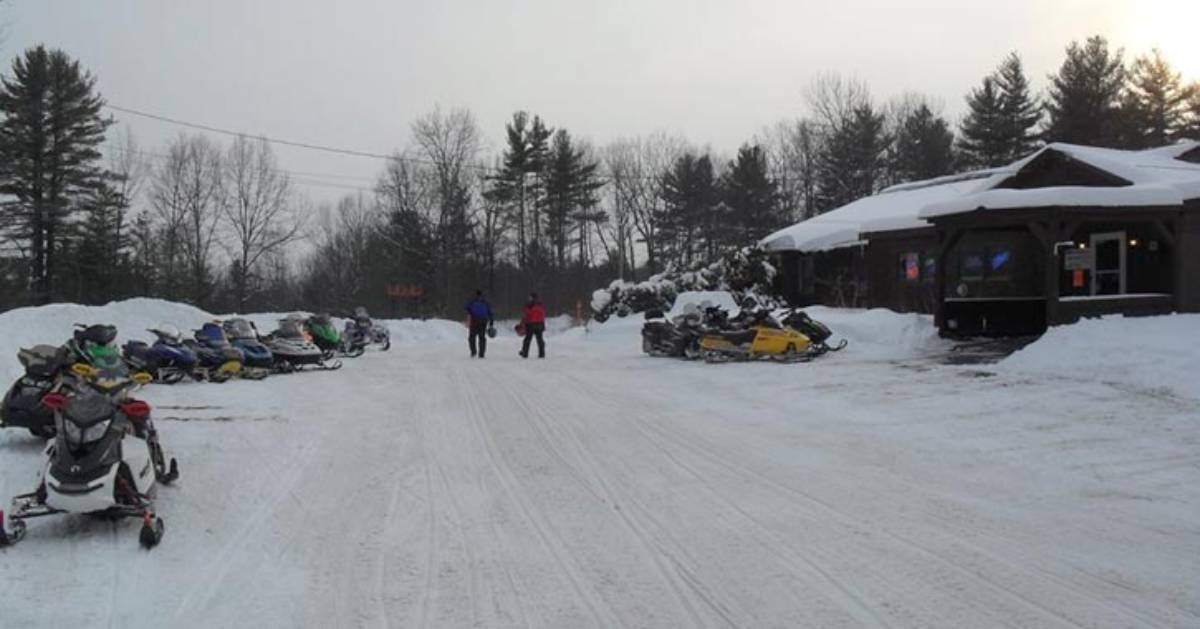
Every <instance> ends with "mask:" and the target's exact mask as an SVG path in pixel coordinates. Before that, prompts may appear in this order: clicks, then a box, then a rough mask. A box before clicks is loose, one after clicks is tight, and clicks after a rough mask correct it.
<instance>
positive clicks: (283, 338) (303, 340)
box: [263, 317, 342, 373]
mask: <svg viewBox="0 0 1200 629" xmlns="http://www.w3.org/2000/svg"><path fill="white" fill-rule="evenodd" d="M263 341H264V342H265V343H266V345H267V348H268V349H270V350H271V355H272V356H273V357H274V359H275V371H277V372H280V373H290V372H293V371H300V370H303V369H305V368H308V367H314V368H317V369H325V370H333V369H340V368H341V366H342V361H340V360H327V359H326V357H325V352H323V351H321V348H319V347H317V346H316V345H314V344H313V342H312V338H311V337H309V335H308V334H307V333H306V332H305V331H304V322H303V321H302V320H301V319H298V318H293V317H289V318H287V319H280V320H279V329H278V330H275V331H274V332H272V333H271V334H268V335H267V336H266V338H264V339H263Z"/></svg>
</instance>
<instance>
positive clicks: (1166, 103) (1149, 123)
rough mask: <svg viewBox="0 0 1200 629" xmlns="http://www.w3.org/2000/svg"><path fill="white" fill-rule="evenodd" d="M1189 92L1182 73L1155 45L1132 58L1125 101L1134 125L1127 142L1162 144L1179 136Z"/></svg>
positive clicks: (1144, 145) (1183, 123)
mask: <svg viewBox="0 0 1200 629" xmlns="http://www.w3.org/2000/svg"><path fill="white" fill-rule="evenodd" d="M1188 96H1189V93H1188V90H1187V88H1185V87H1184V85H1183V80H1182V77H1181V76H1180V74H1179V73H1178V72H1175V71H1174V70H1172V69H1171V65H1170V64H1169V63H1167V61H1166V59H1163V57H1162V54H1161V53H1160V52H1159V51H1158V50H1157V49H1155V50H1154V51H1153V52H1152V53H1151V54H1150V55H1148V56H1142V57H1138V58H1137V59H1136V60H1134V62H1133V66H1132V68H1130V72H1129V97H1128V101H1127V103H1128V105H1127V110H1128V113H1129V115H1130V116H1131V117H1132V120H1131V122H1132V125H1133V129H1132V134H1133V137H1132V138H1130V142H1131V143H1137V144H1139V145H1141V146H1143V147H1149V146H1163V145H1166V144H1167V143H1169V142H1171V141H1172V140H1174V139H1175V138H1176V137H1178V135H1179V133H1180V131H1182V129H1183V126H1184V125H1185V124H1186V122H1187V121H1186V118H1185V116H1186V109H1185V107H1186V106H1187V101H1188Z"/></svg>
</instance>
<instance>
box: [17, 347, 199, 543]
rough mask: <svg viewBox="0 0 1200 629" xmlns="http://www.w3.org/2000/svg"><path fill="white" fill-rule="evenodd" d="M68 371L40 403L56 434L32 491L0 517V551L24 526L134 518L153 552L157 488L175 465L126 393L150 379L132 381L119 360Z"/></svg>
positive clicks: (159, 531) (159, 527)
mask: <svg viewBox="0 0 1200 629" xmlns="http://www.w3.org/2000/svg"><path fill="white" fill-rule="evenodd" d="M71 372H72V373H73V375H74V377H71V378H68V377H64V379H63V387H62V389H61V390H60V391H56V392H51V393H48V394H47V395H46V396H45V397H43V398H42V403H43V404H44V405H45V406H46V407H47V408H48V409H50V410H51V412H53V414H54V422H55V426H56V432H57V435H56V437H55V439H54V441H52V442H51V444H50V445H49V446H48V447H47V448H46V455H47V459H48V460H47V462H46V467H45V468H44V469H43V471H42V474H41V479H40V481H39V483H38V485H37V489H35V490H34V491H32V492H30V493H28V494H22V495H19V496H16V497H15V498H13V501H12V508H11V510H10V511H9V513H8V519H7V521H6V520H5V518H4V514H3V512H0V546H6V545H9V544H13V543H16V542H17V541H19V540H20V539H21V538H22V537H24V535H25V529H26V520H29V519H31V518H38V517H45V516H50V515H56V514H64V513H81V514H90V515H99V516H103V517H110V518H125V517H136V518H140V519H141V520H142V529H141V533H140V535H139V541H140V542H141V544H142V545H143V546H146V547H147V548H149V547H152V546H155V545H157V544H158V543H159V541H161V540H162V536H163V531H164V527H163V521H162V518H160V517H158V516H157V515H156V514H155V511H154V498H155V490H156V484H157V483H162V484H170V483H171V482H173V481H175V480H176V479H177V478H178V477H179V466H178V463H176V461H175V459H173V458H172V459H170V461H169V462H168V461H167V459H166V456H165V455H164V453H163V450H162V446H161V445H160V444H159V440H158V433H157V432H156V431H155V429H154V424H153V423H152V422H151V421H150V405H149V404H147V403H146V402H143V401H141V400H137V399H134V398H132V397H130V395H129V394H130V393H131V392H132V391H133V390H135V389H136V388H137V387H140V386H142V385H144V384H147V383H149V382H151V381H152V380H153V378H152V376H150V374H148V373H145V372H139V373H137V374H135V375H133V376H130V375H129V372H128V370H126V369H125V368H124V365H122V364H120V363H119V362H118V363H117V365H115V366H112V367H105V368H97V367H93V366H91V365H88V364H86V363H76V364H74V365H72V366H71Z"/></svg>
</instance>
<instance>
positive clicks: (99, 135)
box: [0, 46, 112, 304]
mask: <svg viewBox="0 0 1200 629" xmlns="http://www.w3.org/2000/svg"><path fill="white" fill-rule="evenodd" d="M95 83H96V81H95V79H94V78H93V77H92V75H91V74H90V73H88V72H86V71H85V70H83V69H82V68H81V67H80V65H79V62H78V61H75V60H73V59H71V58H70V57H69V56H68V55H67V54H66V53H65V52H63V51H61V50H47V49H46V48H45V47H43V46H37V47H35V48H30V49H29V50H26V51H25V53H24V54H22V55H21V56H20V57H18V58H17V59H16V60H15V61H14V62H13V71H12V76H11V77H4V78H3V80H2V81H0V113H3V121H2V122H0V195H3V196H5V197H9V198H8V199H6V200H5V201H4V202H3V204H2V205H0V217H2V221H3V223H4V225H5V227H6V228H7V229H8V230H9V235H10V236H12V237H13V238H15V239H17V240H18V241H19V242H21V243H22V244H23V246H25V247H27V249H28V251H29V278H30V283H31V286H32V289H33V297H34V301H35V303H39V304H41V303H48V302H49V301H51V300H53V299H55V298H56V297H57V296H58V293H57V287H56V279H57V277H58V275H59V274H60V272H61V268H60V267H61V266H62V264H61V262H60V260H59V259H58V253H59V252H60V251H61V250H62V248H63V247H64V245H65V244H66V243H67V240H68V238H69V237H70V233H69V232H70V224H71V222H72V220H73V218H74V217H75V216H76V215H77V214H78V213H79V212H80V205H79V204H78V203H77V201H78V200H79V199H82V198H84V197H86V196H87V195H89V194H93V193H96V192H98V191H99V190H101V189H102V187H103V185H104V181H105V177H106V175H105V172H104V170H103V169H102V168H101V167H100V164H99V160H100V152H99V150H98V147H99V145H100V144H101V143H102V142H103V141H104V133H105V130H106V129H107V128H108V126H109V125H110V124H111V122H112V121H111V120H108V119H105V118H102V117H101V115H100V109H101V107H102V106H103V103H104V101H103V100H102V99H101V98H100V96H99V95H98V94H96V92H95Z"/></svg>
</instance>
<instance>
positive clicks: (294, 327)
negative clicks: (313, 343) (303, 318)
mask: <svg viewBox="0 0 1200 629" xmlns="http://www.w3.org/2000/svg"><path fill="white" fill-rule="evenodd" d="M275 336H279V337H283V338H304V330H302V329H301V328H300V324H299V323H298V322H297V321H294V320H292V319H284V320H283V321H280V322H279V331H278V332H276V333H275Z"/></svg>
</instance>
